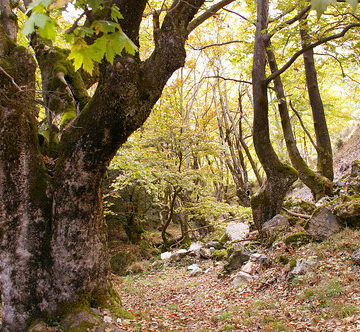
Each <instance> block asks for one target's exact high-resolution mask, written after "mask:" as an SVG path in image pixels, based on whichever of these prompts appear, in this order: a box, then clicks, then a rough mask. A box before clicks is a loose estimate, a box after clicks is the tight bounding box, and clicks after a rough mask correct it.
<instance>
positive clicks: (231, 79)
mask: <svg viewBox="0 0 360 332" xmlns="http://www.w3.org/2000/svg"><path fill="white" fill-rule="evenodd" d="M204 78H219V79H221V80H224V81H233V82H237V83H245V84H252V83H251V82H250V81H244V80H237V79H235V78H227V77H223V76H219V75H215V76H206V77H204Z"/></svg>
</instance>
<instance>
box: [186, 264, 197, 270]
mask: <svg viewBox="0 0 360 332" xmlns="http://www.w3.org/2000/svg"><path fill="white" fill-rule="evenodd" d="M198 268H199V265H197V264H191V265H189V266H188V267H187V269H188V270H189V271H191V270H195V269H198Z"/></svg>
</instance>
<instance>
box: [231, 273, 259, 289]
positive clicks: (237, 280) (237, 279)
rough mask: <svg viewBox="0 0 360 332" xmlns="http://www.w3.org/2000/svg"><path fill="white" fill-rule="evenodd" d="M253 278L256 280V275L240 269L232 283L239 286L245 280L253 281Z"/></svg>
mask: <svg viewBox="0 0 360 332" xmlns="http://www.w3.org/2000/svg"><path fill="white" fill-rule="evenodd" d="M253 280H254V277H253V276H252V275H250V274H249V273H246V272H243V271H240V272H238V273H237V274H236V276H235V278H234V280H233V282H232V283H233V286H234V287H237V286H239V285H240V284H241V283H243V282H249V281H253Z"/></svg>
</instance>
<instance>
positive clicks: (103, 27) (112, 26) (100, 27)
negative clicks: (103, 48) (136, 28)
mask: <svg viewBox="0 0 360 332" xmlns="http://www.w3.org/2000/svg"><path fill="white" fill-rule="evenodd" d="M91 29H94V30H95V33H96V34H99V33H100V32H103V33H110V32H115V31H116V29H121V28H120V25H119V23H115V22H110V21H104V20H99V21H95V22H93V24H91Z"/></svg>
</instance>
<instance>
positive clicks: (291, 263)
mask: <svg viewBox="0 0 360 332" xmlns="http://www.w3.org/2000/svg"><path fill="white" fill-rule="evenodd" d="M296 263H297V259H296V258H292V259H291V260H290V261H289V267H290V271H291V270H293V269H294V268H295V266H296Z"/></svg>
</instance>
